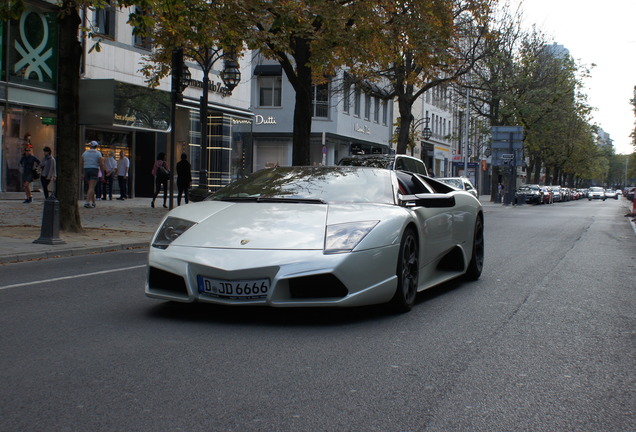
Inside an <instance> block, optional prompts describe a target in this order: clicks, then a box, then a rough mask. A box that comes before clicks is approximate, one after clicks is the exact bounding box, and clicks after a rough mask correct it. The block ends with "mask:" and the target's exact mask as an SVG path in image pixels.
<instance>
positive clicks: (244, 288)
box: [197, 276, 269, 300]
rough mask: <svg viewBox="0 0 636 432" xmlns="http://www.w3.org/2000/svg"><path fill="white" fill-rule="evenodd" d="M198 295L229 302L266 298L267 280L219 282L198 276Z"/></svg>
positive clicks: (218, 280)
mask: <svg viewBox="0 0 636 432" xmlns="http://www.w3.org/2000/svg"><path fill="white" fill-rule="evenodd" d="M197 281H198V283H199V293H201V294H204V295H207V296H211V297H217V298H224V299H229V300H255V299H264V298H267V293H268V292H269V279H252V280H233V281H229V280H220V279H210V278H206V277H203V276H198V277H197Z"/></svg>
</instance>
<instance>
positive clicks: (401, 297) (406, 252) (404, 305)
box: [390, 228, 420, 313]
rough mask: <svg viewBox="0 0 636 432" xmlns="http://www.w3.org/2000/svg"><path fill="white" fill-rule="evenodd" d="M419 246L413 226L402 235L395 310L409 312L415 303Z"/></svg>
mask: <svg viewBox="0 0 636 432" xmlns="http://www.w3.org/2000/svg"><path fill="white" fill-rule="evenodd" d="M419 254H420V251H419V246H418V244H417V236H416V234H415V231H414V230H413V229H411V228H409V229H407V230H406V231H405V232H404V234H403V235H402V241H401V242H400V253H399V255H398V262H397V270H396V275H397V279H398V286H397V290H395V294H394V295H393V298H392V299H391V303H390V306H391V308H392V309H393V310H394V311H395V312H400V313H402V312H408V311H410V310H411V308H413V305H414V304H415V298H416V297H417V286H418V277H419V272H420V268H419V263H420V260H419Z"/></svg>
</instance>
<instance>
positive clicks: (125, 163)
mask: <svg viewBox="0 0 636 432" xmlns="http://www.w3.org/2000/svg"><path fill="white" fill-rule="evenodd" d="M129 168H130V160H128V158H127V157H126V155H125V154H124V151H123V150H121V151H120V152H119V160H118V161H117V182H118V183H119V198H117V199H118V200H122V201H123V200H125V199H126V198H128V169H129Z"/></svg>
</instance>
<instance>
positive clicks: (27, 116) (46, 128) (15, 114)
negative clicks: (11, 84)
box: [1, 109, 56, 192]
mask: <svg viewBox="0 0 636 432" xmlns="http://www.w3.org/2000/svg"><path fill="white" fill-rule="evenodd" d="M4 123H5V125H4V128H3V130H2V140H1V141H2V171H1V172H2V182H1V183H2V184H1V190H3V191H7V192H20V191H21V190H22V182H21V180H20V175H21V173H20V158H21V157H22V153H23V151H24V147H25V145H27V144H31V145H32V146H33V155H34V156H35V157H37V158H38V159H42V158H43V157H44V151H43V149H44V147H45V146H49V147H51V149H53V155H54V156H55V155H56V149H55V145H54V144H55V124H54V123H55V117H54V113H51V112H46V111H35V110H27V109H10V110H8V111H7V112H6V120H5V122H4ZM35 187H36V188H37V185H35Z"/></svg>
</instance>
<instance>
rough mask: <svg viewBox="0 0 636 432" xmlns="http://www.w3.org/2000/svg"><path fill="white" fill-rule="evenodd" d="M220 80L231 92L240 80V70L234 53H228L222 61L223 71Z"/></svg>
mask: <svg viewBox="0 0 636 432" xmlns="http://www.w3.org/2000/svg"><path fill="white" fill-rule="evenodd" d="M221 80H222V81H223V84H225V87H227V89H228V90H229V91H230V93H232V91H233V90H234V89H235V88H236V86H237V85H239V83H240V82H241V70H240V69H239V66H238V62H237V61H236V58H235V56H234V54H230V53H228V54H227V56H226V58H225V61H224V62H223V71H221Z"/></svg>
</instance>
